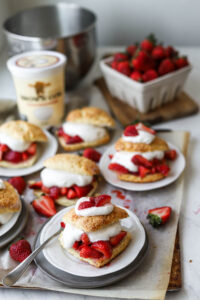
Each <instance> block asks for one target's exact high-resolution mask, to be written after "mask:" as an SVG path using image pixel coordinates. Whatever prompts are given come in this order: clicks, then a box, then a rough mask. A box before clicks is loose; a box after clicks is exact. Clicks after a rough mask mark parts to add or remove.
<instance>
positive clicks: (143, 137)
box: [122, 129, 155, 144]
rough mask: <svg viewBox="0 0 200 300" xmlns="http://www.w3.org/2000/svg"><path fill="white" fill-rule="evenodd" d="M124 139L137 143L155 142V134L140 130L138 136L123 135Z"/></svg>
mask: <svg viewBox="0 0 200 300" xmlns="http://www.w3.org/2000/svg"><path fill="white" fill-rule="evenodd" d="M137 130H138V129H137ZM122 139H123V140H124V141H125V142H131V143H136V144H137V143H144V144H151V142H153V140H154V139H155V135H154V134H152V133H150V132H147V131H144V130H138V135H136V136H125V135H122Z"/></svg>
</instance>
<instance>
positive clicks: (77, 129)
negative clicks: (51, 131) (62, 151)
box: [63, 122, 106, 142]
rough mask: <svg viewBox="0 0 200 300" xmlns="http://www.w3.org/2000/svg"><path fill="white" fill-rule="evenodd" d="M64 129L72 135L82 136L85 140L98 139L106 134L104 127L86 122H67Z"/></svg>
mask: <svg viewBox="0 0 200 300" xmlns="http://www.w3.org/2000/svg"><path fill="white" fill-rule="evenodd" d="M63 130H64V132H65V133H66V134H68V135H70V136H75V135H78V136H80V137H81V138H82V139H83V141H85V142H92V141H96V140H99V139H101V138H103V137H104V136H105V135H106V130H105V129H104V128H102V127H98V126H94V125H91V124H85V123H73V122H65V123H64V124H63Z"/></svg>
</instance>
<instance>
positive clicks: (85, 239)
mask: <svg viewBox="0 0 200 300" xmlns="http://www.w3.org/2000/svg"><path fill="white" fill-rule="evenodd" d="M81 241H82V243H83V244H85V245H89V244H91V242H90V239H89V237H88V235H87V233H83V234H82V235H81Z"/></svg>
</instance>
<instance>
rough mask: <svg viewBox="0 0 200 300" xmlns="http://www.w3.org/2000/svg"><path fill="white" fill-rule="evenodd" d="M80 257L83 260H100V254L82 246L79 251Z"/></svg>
mask: <svg viewBox="0 0 200 300" xmlns="http://www.w3.org/2000/svg"><path fill="white" fill-rule="evenodd" d="M80 257H84V258H100V257H102V253H101V252H99V251H97V250H96V249H93V248H91V247H90V246H87V245H83V247H81V250H80Z"/></svg>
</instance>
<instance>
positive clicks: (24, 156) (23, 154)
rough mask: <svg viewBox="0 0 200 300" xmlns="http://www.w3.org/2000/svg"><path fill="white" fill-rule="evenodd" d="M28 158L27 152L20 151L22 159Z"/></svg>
mask: <svg viewBox="0 0 200 300" xmlns="http://www.w3.org/2000/svg"><path fill="white" fill-rule="evenodd" d="M28 158H29V156H28V153H27V152H22V160H23V161H25V160H27V159H28Z"/></svg>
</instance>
